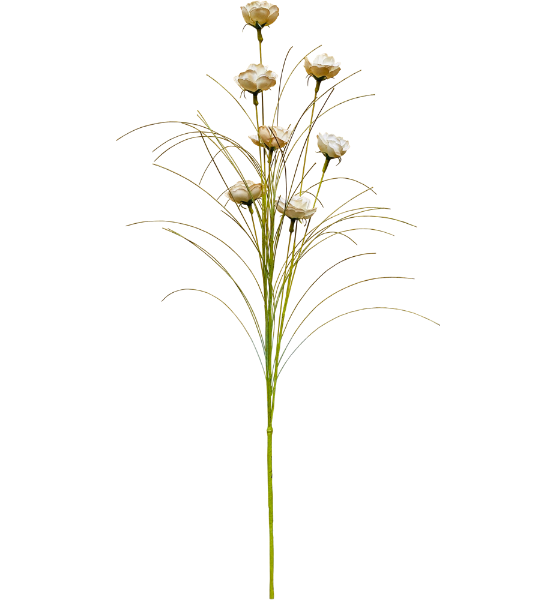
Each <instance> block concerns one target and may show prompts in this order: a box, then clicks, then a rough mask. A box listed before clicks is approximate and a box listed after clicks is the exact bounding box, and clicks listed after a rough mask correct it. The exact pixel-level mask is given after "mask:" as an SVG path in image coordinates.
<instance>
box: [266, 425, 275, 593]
mask: <svg viewBox="0 0 556 600" xmlns="http://www.w3.org/2000/svg"><path fill="white" fill-rule="evenodd" d="M269 418H270V417H269ZM272 431H273V430H272V425H269V426H268V429H267V430H266V433H267V447H266V466H267V473H268V533H269V543H270V589H269V598H271V599H272V598H274V498H273V493H272Z"/></svg>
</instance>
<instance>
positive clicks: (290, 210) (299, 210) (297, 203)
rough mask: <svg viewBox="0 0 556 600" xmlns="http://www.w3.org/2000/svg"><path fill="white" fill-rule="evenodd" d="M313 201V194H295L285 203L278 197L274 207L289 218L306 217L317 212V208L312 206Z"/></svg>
mask: <svg viewBox="0 0 556 600" xmlns="http://www.w3.org/2000/svg"><path fill="white" fill-rule="evenodd" d="M314 203H315V199H314V198H313V196H311V195H309V194H301V195H299V194H297V195H296V196H293V198H291V200H290V201H289V202H288V203H287V205H286V204H285V203H284V201H283V200H282V198H281V197H280V198H278V202H276V208H277V209H278V212H281V213H285V214H286V217H289V218H290V219H308V218H309V217H312V216H313V215H314V214H315V213H316V212H317V209H316V208H313V204H314Z"/></svg>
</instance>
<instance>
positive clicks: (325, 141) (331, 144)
mask: <svg viewBox="0 0 556 600" xmlns="http://www.w3.org/2000/svg"><path fill="white" fill-rule="evenodd" d="M317 144H318V146H319V150H320V151H321V152H322V153H323V154H324V156H326V158H327V159H328V160H331V159H332V158H341V157H342V156H343V155H344V154H345V153H346V152H347V151H348V150H349V142H348V141H347V140H344V138H341V137H337V136H335V135H334V134H333V133H326V132H325V133H319V134H318V135H317Z"/></svg>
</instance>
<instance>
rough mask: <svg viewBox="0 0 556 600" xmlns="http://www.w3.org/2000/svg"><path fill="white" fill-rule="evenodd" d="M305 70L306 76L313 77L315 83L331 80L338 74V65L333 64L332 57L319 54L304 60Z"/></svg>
mask: <svg viewBox="0 0 556 600" xmlns="http://www.w3.org/2000/svg"><path fill="white" fill-rule="evenodd" d="M305 70H306V71H307V74H308V75H310V76H311V77H314V78H315V79H316V80H317V81H322V80H323V79H332V77H336V75H338V73H339V72H340V63H337V62H334V57H333V56H328V54H319V55H317V56H315V58H313V60H309V59H308V58H307V57H306V58H305Z"/></svg>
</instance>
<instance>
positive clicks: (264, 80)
mask: <svg viewBox="0 0 556 600" xmlns="http://www.w3.org/2000/svg"><path fill="white" fill-rule="evenodd" d="M276 77H277V75H276V73H274V71H270V70H269V69H268V68H267V67H264V66H263V65H255V64H252V65H249V66H248V67H247V70H246V71H244V72H243V73H240V74H239V75H236V76H235V77H234V81H235V82H236V83H237V84H238V85H239V87H240V88H241V89H242V90H245V91H246V92H251V93H252V94H255V93H257V92H264V91H266V90H269V89H270V88H271V87H272V86H273V85H276Z"/></svg>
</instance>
